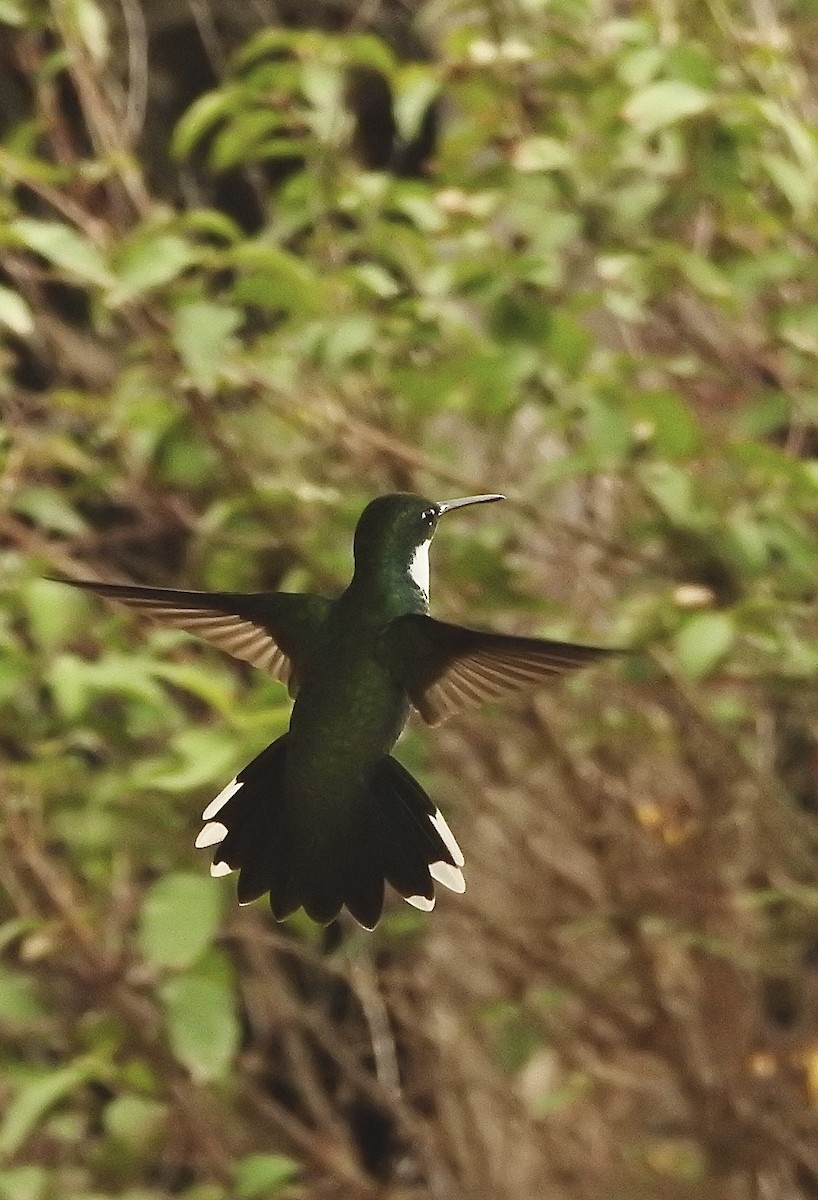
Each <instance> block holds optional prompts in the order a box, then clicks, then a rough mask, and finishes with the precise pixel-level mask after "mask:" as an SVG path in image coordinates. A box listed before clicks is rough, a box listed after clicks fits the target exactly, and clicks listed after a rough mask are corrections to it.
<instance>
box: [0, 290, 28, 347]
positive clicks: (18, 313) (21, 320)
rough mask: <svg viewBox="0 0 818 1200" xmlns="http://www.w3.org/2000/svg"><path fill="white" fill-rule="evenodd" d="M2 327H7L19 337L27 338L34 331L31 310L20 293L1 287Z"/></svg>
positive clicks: (0, 323)
mask: <svg viewBox="0 0 818 1200" xmlns="http://www.w3.org/2000/svg"><path fill="white" fill-rule="evenodd" d="M0 325H5V327H6V328H7V329H10V330H11V332H12V333H16V334H17V335H18V336H19V337H27V336H28V334H30V333H32V332H33V331H34V318H33V316H32V315H31V309H30V308H29V306H28V304H26V302H25V300H24V299H23V297H22V296H21V295H20V294H19V292H14V291H12V289H11V288H7V287H0Z"/></svg>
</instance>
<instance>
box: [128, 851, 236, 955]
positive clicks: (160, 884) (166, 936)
mask: <svg viewBox="0 0 818 1200" xmlns="http://www.w3.org/2000/svg"><path fill="white" fill-rule="evenodd" d="M222 905H223V898H222V892H221V890H220V889H219V888H218V887H217V886H216V885H215V884H214V882H213V880H212V879H210V877H209V876H208V875H205V874H202V875H194V874H193V873H192V872H191V873H188V872H181V871H176V872H174V873H173V874H171V875H165V876H163V877H162V878H161V879H158V880H157V881H156V883H154V884H153V885H152V887H151V888H150V889H149V891H148V892H147V894H146V896H145V899H144V902H143V904H142V910H141V912H140V917H139V948H140V952H141V954H142V956H143V957H144V958H145V959H146V960H147V961H148V962H150V963H152V964H153V965H154V966H157V967H172V968H175V969H182V968H185V967H189V966H192V965H193V963H195V962H196V960H197V959H198V958H200V957H201V956H202V954H204V952H205V951H206V950H208V949H209V948H210V946H211V945H212V943H213V939H214V938H215V936H216V934H217V932H218V930H219V927H220V925H221V919H222Z"/></svg>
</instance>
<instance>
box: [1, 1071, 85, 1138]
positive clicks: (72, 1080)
mask: <svg viewBox="0 0 818 1200" xmlns="http://www.w3.org/2000/svg"><path fill="white" fill-rule="evenodd" d="M99 1073H100V1066H99V1063H97V1062H95V1061H89V1060H81V1061H79V1062H75V1063H71V1064H70V1065H69V1066H67V1067H57V1068H56V1069H54V1070H51V1071H48V1072H47V1073H46V1074H42V1075H39V1074H38V1075H36V1076H34V1077H33V1078H32V1079H31V1080H30V1081H29V1082H26V1083H23V1084H22V1085H21V1086H20V1087H19V1088H18V1089H17V1091H16V1093H15V1094H14V1096H13V1098H12V1099H11V1101H10V1102H9V1103H8V1104H7V1105H6V1109H5V1113H4V1115H3V1118H2V1120H1V1121H0V1158H8V1157H10V1156H11V1155H12V1154H15V1153H16V1152H17V1151H18V1150H19V1149H20V1147H21V1146H23V1144H24V1143H25V1142H26V1141H27V1140H28V1138H29V1137H31V1135H32V1134H33V1133H34V1131H35V1130H36V1128H37V1126H38V1125H39V1123H40V1122H41V1120H42V1119H43V1117H44V1116H45V1115H46V1113H48V1112H50V1110H51V1109H52V1108H54V1107H55V1106H56V1105H58V1104H60V1103H61V1102H62V1101H63V1100H66V1099H67V1098H68V1097H69V1096H71V1095H72V1093H73V1092H75V1091H76V1090H77V1088H79V1087H82V1085H83V1084H86V1083H88V1082H90V1080H92V1079H94V1078H96V1077H97V1076H98V1075H99Z"/></svg>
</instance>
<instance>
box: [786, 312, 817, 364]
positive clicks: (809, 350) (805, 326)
mask: <svg viewBox="0 0 818 1200" xmlns="http://www.w3.org/2000/svg"><path fill="white" fill-rule="evenodd" d="M778 328H779V332H780V334H781V336H782V337H783V338H784V340H785V341H787V342H789V343H790V345H791V346H795V348H796V350H801V351H803V352H804V353H805V354H811V355H817V356H818V304H797V305H794V306H793V307H792V308H790V309H788V310H787V311H786V312H785V313H784V314H783V316H782V318H781V320H780V322H779V327H778Z"/></svg>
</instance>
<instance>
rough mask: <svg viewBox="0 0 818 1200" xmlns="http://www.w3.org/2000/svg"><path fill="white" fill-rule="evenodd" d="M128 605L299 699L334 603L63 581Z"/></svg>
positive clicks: (318, 598)
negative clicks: (310, 656) (308, 664)
mask: <svg viewBox="0 0 818 1200" xmlns="http://www.w3.org/2000/svg"><path fill="white" fill-rule="evenodd" d="M58 582H59V583H67V584H70V585H71V587H78V588H84V589H85V590H86V591H89V592H96V594H97V595H98V596H105V597H106V598H107V599H109V600H115V601H116V602H117V603H118V604H124V605H126V606H127V607H128V608H132V609H135V610H136V612H140V613H144V614H145V615H146V616H148V617H152V618H153V619H154V620H156V621H159V622H160V623H161V624H163V625H172V626H173V627H174V628H175V629H183V630H184V631H185V633H192V634H195V635H196V637H200V638H204V640H205V641H207V642H210V644H211V645H213V646H217V647H218V649H219V650H226V651H227V653H228V654H232V655H233V657H234V658H241V659H244V661H245V662H249V663H252V665H253V666H254V667H260V668H261V669H262V670H264V671H269V673H270V674H271V675H272V676H273V678H275V679H279V680H280V681H281V682H282V683H284V684H286V685H287V687H288V688H289V691H290V694H291V695H294V694H295V692H296V691H297V690H298V680H299V675H300V673H301V669H302V665H303V662H304V659H305V658H306V656H307V654H308V652H309V649H310V647H311V646H313V645H314V644H315V642H316V641H317V640H320V637H321V633H322V630H323V626H324V622H325V620H326V618H327V614H328V612H329V610H330V608H331V607H332V601H331V600H327V599H326V598H325V597H324V596H315V595H309V594H308V595H300V594H297V593H294V592H251V593H247V594H245V593H242V592H186V591H181V590H179V589H177V588H155V587H137V586H135V585H134V586H132V585H130V584H119V583H97V582H96V581H95V580H89V579H60V580H58Z"/></svg>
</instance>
